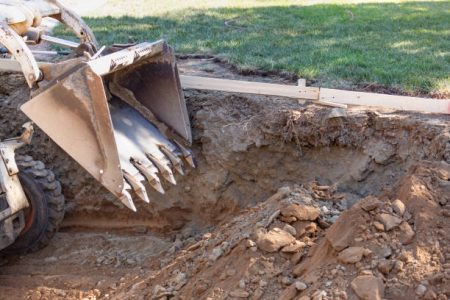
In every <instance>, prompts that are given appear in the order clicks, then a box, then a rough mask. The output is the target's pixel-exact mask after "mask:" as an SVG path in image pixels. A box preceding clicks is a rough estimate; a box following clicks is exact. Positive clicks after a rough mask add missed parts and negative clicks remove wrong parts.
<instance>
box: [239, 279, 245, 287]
mask: <svg viewBox="0 0 450 300" xmlns="http://www.w3.org/2000/svg"><path fill="white" fill-rule="evenodd" d="M245 286H246V283H245V279H241V280H239V287H240V288H241V289H245Z"/></svg>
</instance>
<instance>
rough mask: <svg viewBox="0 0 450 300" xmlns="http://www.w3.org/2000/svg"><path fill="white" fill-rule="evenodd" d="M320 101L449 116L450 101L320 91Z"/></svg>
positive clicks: (329, 90) (341, 91)
mask: <svg viewBox="0 0 450 300" xmlns="http://www.w3.org/2000/svg"><path fill="white" fill-rule="evenodd" d="M319 99H320V100H323V101H328V102H335V103H344V104H350V105H365V106H379V107H384V108H391V109H396V110H406V111H422V112H428V113H438V114H450V100H447V99H446V100H439V99H429V98H419V97H407V96H397V95H385V94H376V93H363V92H354V91H343V90H335V89H325V88H321V89H320V97H319Z"/></svg>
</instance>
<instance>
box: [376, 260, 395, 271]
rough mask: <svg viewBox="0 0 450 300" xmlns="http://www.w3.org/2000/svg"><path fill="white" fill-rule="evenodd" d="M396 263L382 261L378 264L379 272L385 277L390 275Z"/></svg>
mask: <svg viewBox="0 0 450 300" xmlns="http://www.w3.org/2000/svg"><path fill="white" fill-rule="evenodd" d="M393 266H394V263H393V262H392V261H390V260H387V259H382V260H380V261H379V262H378V271H380V272H381V273H383V274H384V275H388V274H389V272H391V270H392V267H393Z"/></svg>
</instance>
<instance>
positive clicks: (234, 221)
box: [0, 57, 450, 300]
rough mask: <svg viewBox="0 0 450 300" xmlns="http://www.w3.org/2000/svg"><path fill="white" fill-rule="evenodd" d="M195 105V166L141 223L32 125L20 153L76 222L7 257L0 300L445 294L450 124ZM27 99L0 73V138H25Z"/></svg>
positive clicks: (280, 101)
mask: <svg viewBox="0 0 450 300" xmlns="http://www.w3.org/2000/svg"><path fill="white" fill-rule="evenodd" d="M179 67H180V72H181V73H182V74H190V75H192V74H195V75H202V76H214V77H225V78H236V79H245V80H255V81H266V82H283V83H286V84H295V83H294V82H291V79H290V78H288V77H285V78H282V77H277V76H276V75H273V74H255V75H242V74H238V73H236V72H235V70H234V69H232V68H230V67H229V66H226V65H222V64H220V63H217V62H216V61H215V60H214V59H205V58H197V59H196V58H192V57H190V58H187V59H180V60H179ZM185 96H186V99H187V105H188V109H189V114H190V118H191V122H192V127H193V134H194V145H193V150H194V152H195V155H196V158H197V160H198V167H197V168H196V169H194V170H188V172H187V174H186V175H185V176H183V177H179V178H177V182H178V185H176V186H171V187H169V186H166V191H167V192H166V194H165V195H164V196H163V195H160V194H158V193H156V192H152V191H149V196H150V198H151V203H150V204H145V203H140V202H137V207H138V212H137V213H133V212H131V211H129V210H128V209H126V208H125V207H123V205H121V204H120V203H119V202H118V201H117V200H116V199H115V198H114V197H113V196H112V195H110V194H109V193H108V192H107V191H106V190H105V189H104V188H102V187H101V186H100V185H99V184H97V183H96V182H95V180H94V179H92V178H91V177H90V176H89V175H88V174H87V173H86V172H85V171H84V170H83V169H82V168H81V167H80V166H79V165H78V164H77V163H76V162H74V161H73V160H72V159H71V158H70V157H68V156H67V155H66V154H65V153H64V152H63V151H62V150H61V149H59V147H58V146H56V145H55V144H54V143H53V142H52V141H51V140H49V138H48V137H47V136H46V135H45V134H44V133H42V132H41V131H40V130H36V134H35V137H34V140H33V145H31V146H28V147H26V148H25V149H22V150H21V151H23V152H26V153H28V154H31V155H33V156H34V157H35V158H36V159H40V160H42V161H43V162H45V163H46V164H47V166H48V167H50V168H52V169H53V170H54V172H55V174H56V175H57V176H58V178H59V179H60V180H61V182H62V186H63V192H64V194H65V195H66V198H67V208H66V218H65V221H64V223H63V226H62V228H61V230H60V232H59V233H58V234H57V235H56V237H55V239H54V240H53V241H52V243H51V244H50V246H49V247H47V248H45V249H43V250H41V251H39V252H37V253H32V254H28V255H25V256H8V257H2V258H0V265H1V267H0V290H1V292H0V299H26V298H30V299H171V298H173V299H239V298H242V299H245V298H248V299H278V298H280V299H303V300H304V299H314V300H318V299H381V298H385V299H415V298H417V299H421V298H424V299H448V298H449V297H450V288H449V287H450V284H449V282H450V236H449V234H448V232H450V220H449V217H450V126H449V121H450V118H449V117H448V116H438V115H431V114H420V113H403V112H402V113H400V112H394V111H387V110H385V111H382V110H375V109H369V108H367V107H352V108H349V109H348V110H346V111H344V110H342V109H338V108H329V107H321V106H316V105H311V104H308V103H303V102H301V101H296V100H292V99H285V98H277V97H264V96H250V95H237V94H230V93H221V92H220V93H219V92H210V91H208V92H202V91H186V93H185ZM27 98H28V91H27V87H26V86H25V82H24V81H23V79H22V78H21V76H20V75H16V74H9V75H8V76H6V75H5V76H1V77H0V115H1V116H2V117H1V118H0V139H4V138H6V137H11V136H14V135H16V134H18V133H20V126H21V124H23V123H24V122H25V121H26V118H25V117H24V115H23V114H22V113H21V112H19V111H18V109H17V108H18V106H19V105H20V103H23V102H24V101H26V100H27ZM80 146H81V145H80ZM396 200H399V201H396ZM402 205H403V206H402ZM308 297H309V298H308Z"/></svg>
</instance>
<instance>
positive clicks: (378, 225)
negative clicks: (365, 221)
mask: <svg viewBox="0 0 450 300" xmlns="http://www.w3.org/2000/svg"><path fill="white" fill-rule="evenodd" d="M373 227H375V229H376V230H378V231H384V225H383V224H382V223H380V222H378V221H375V222H373Z"/></svg>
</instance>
